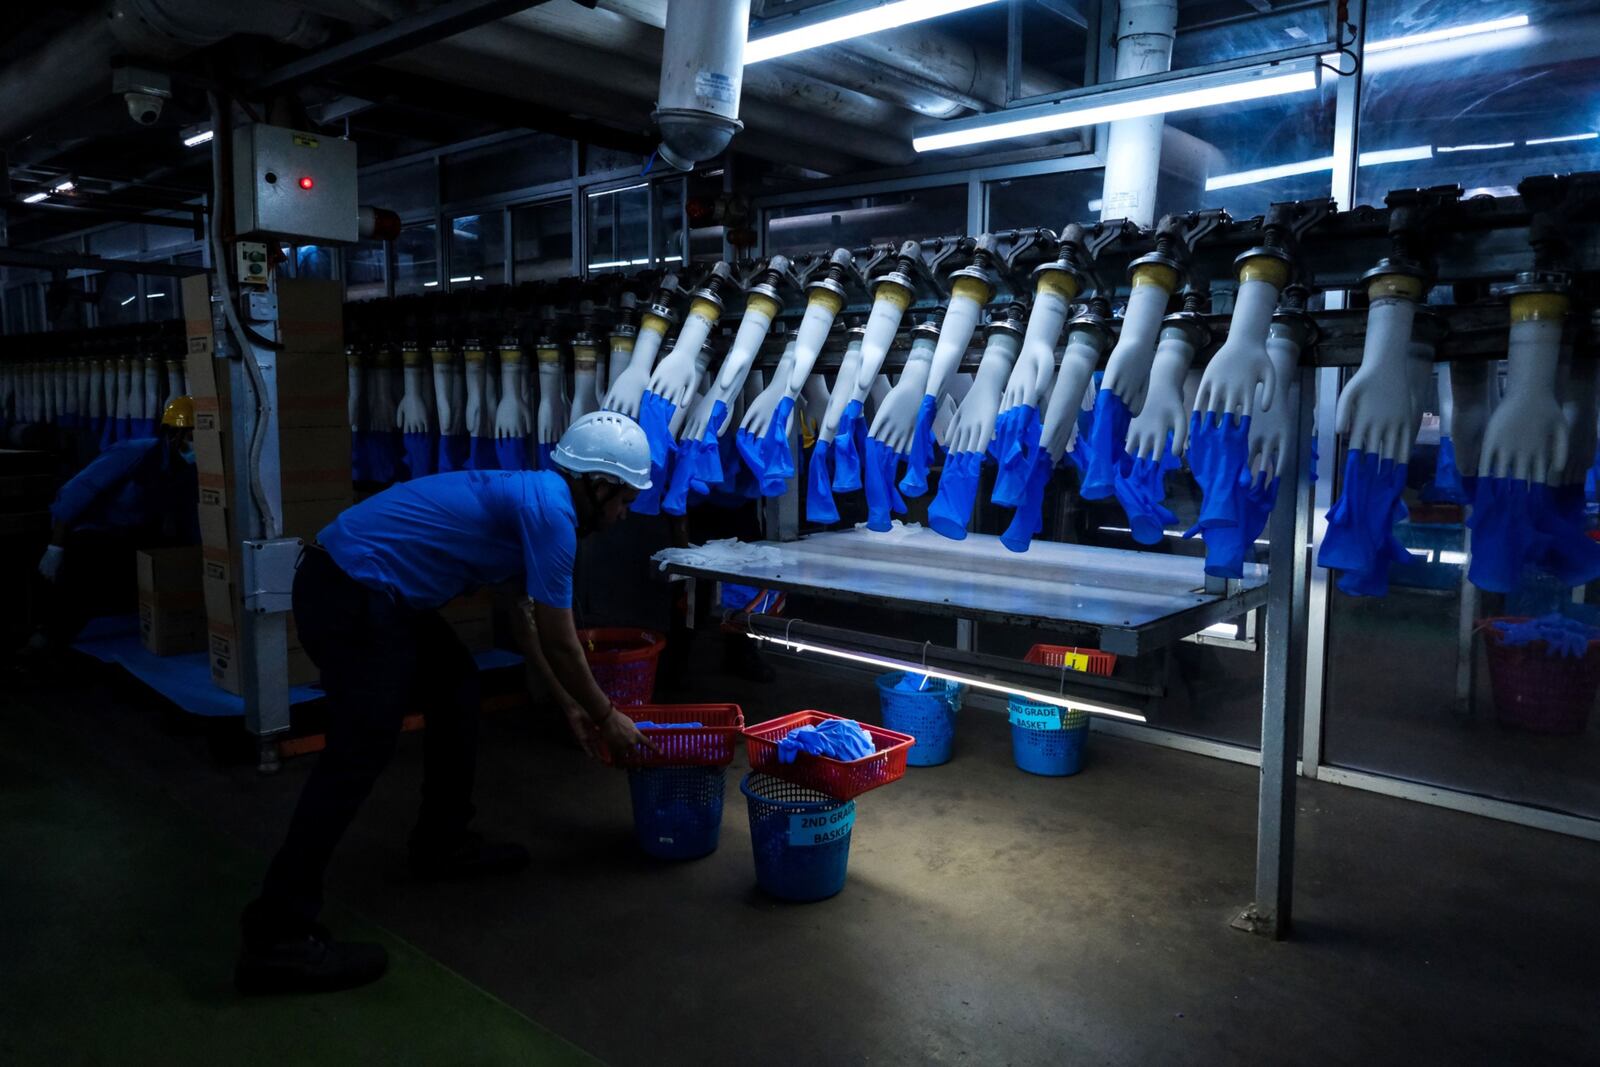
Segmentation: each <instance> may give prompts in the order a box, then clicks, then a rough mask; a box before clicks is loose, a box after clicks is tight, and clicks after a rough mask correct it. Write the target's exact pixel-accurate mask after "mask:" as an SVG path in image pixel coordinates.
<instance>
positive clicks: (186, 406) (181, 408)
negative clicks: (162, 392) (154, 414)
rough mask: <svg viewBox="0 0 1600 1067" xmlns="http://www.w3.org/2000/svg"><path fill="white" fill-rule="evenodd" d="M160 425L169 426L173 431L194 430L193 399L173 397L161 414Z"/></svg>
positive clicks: (189, 397) (190, 397)
mask: <svg viewBox="0 0 1600 1067" xmlns="http://www.w3.org/2000/svg"><path fill="white" fill-rule="evenodd" d="M161 425H163V426H171V427H172V428H173V429H174V430H192V429H194V397H192V396H180V397H175V398H174V399H173V401H172V403H170V404H168V405H167V409H166V410H165V411H163V412H162V413H161Z"/></svg>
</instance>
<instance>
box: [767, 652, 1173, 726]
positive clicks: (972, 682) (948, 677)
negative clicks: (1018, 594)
mask: <svg viewBox="0 0 1600 1067" xmlns="http://www.w3.org/2000/svg"><path fill="white" fill-rule="evenodd" d="M745 636H746V637H748V638H750V639H751V640H753V641H766V642H769V643H771V644H774V645H778V646H779V647H781V648H786V649H789V650H790V651H791V652H796V653H800V654H804V653H807V652H814V653H816V654H817V655H821V656H832V657H833V658H834V659H843V660H849V661H850V662H852V663H862V664H865V665H867V666H869V667H881V668H883V669H885V670H894V671H910V672H912V673H914V674H921V675H924V676H926V677H929V678H942V679H944V680H945V681H947V682H960V683H961V684H963V685H969V686H971V687H973V688H974V689H983V690H987V691H988V692H991V693H1002V694H1006V695H1012V694H1015V695H1016V696H1019V697H1023V698H1025V699H1027V700H1032V701H1036V702H1037V703H1040V704H1049V705H1050V706H1051V707H1056V708H1075V709H1077V710H1080V711H1086V712H1088V713H1090V714H1091V715H1106V716H1109V717H1111V718H1114V719H1126V720H1128V721H1130V722H1145V721H1147V720H1146V719H1145V717H1144V716H1143V715H1140V714H1139V713H1138V712H1136V711H1127V710H1125V709H1123V708H1113V707H1110V706H1109V705H1105V704H1095V703H1093V702H1090V701H1085V700H1082V699H1079V698H1078V697H1068V696H1065V695H1064V694H1061V693H1045V692H1041V691H1040V690H1037V689H1020V688H1018V687H1016V686H1014V685H1004V684H1002V683H1000V682H993V681H990V680H989V679H987V678H975V677H973V676H972V675H970V674H958V673H956V672H954V671H946V670H940V669H938V668H936V667H929V666H926V665H924V664H919V663H912V662H910V661H908V660H900V659H894V658H892V657H890V656H875V655H872V654H870V653H866V652H854V651H850V650H848V649H843V648H833V647H831V646H828V645H817V644H812V643H811V642H809V641H796V640H793V639H792V638H785V637H776V636H769V635H767V634H758V633H755V632H753V631H747V632H746V633H745Z"/></svg>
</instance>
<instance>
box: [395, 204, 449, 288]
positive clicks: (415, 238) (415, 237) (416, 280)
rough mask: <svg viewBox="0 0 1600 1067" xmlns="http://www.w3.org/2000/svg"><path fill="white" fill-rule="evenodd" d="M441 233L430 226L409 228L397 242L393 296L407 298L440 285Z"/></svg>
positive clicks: (435, 227) (426, 224)
mask: <svg viewBox="0 0 1600 1067" xmlns="http://www.w3.org/2000/svg"><path fill="white" fill-rule="evenodd" d="M438 235H439V229H438V227H437V226H435V225H434V224H433V223H431V222H428V223H424V224H422V225H420V226H407V227H405V228H404V229H403V230H401V231H400V236H399V237H397V238H396V239H395V242H394V260H395V265H394V292H395V295H396V296H407V295H410V294H413V293H421V292H424V291H426V290H428V289H432V288H434V287H435V286H437V285H438V284H439V252H438V243H437V238H438Z"/></svg>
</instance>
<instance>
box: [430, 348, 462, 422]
mask: <svg viewBox="0 0 1600 1067" xmlns="http://www.w3.org/2000/svg"><path fill="white" fill-rule="evenodd" d="M428 360H429V362H430V363H431V364H432V370H433V410H434V413H435V414H436V415H438V417H439V432H440V433H441V434H443V435H445V436H447V437H448V436H449V435H450V434H454V433H460V432H461V430H460V426H459V423H460V421H461V408H460V407H458V406H457V404H456V394H455V379H456V359H455V353H453V352H451V351H450V346H449V345H448V344H447V343H445V342H442V341H441V342H438V343H436V344H434V346H433V348H432V349H431V350H430V351H429V352H428Z"/></svg>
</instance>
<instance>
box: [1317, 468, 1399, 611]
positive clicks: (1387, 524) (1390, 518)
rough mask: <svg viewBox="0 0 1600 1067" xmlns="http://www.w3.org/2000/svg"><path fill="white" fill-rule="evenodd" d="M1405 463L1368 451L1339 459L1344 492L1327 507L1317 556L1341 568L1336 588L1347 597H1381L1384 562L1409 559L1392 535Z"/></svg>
mask: <svg viewBox="0 0 1600 1067" xmlns="http://www.w3.org/2000/svg"><path fill="white" fill-rule="evenodd" d="M1405 487H1406V465H1405V464H1404V463H1395V462H1393V461H1392V460H1386V459H1382V458H1381V457H1379V456H1378V455H1377V453H1374V452H1354V451H1352V452H1351V453H1349V455H1347V456H1346V457H1345V463H1344V492H1343V494H1342V495H1341V496H1340V497H1339V499H1338V501H1337V502H1335V503H1334V505H1333V507H1332V508H1330V509H1329V511H1328V533H1327V536H1326V537H1324V538H1323V540H1322V550H1321V551H1320V552H1319V553H1318V555H1317V563H1318V564H1320V565H1321V566H1324V567H1328V568H1332V569H1335V570H1339V571H1342V572H1344V573H1342V574H1341V575H1340V576H1339V583H1338V584H1339V589H1340V590H1341V591H1343V592H1345V593H1347V594H1349V595H1350V596H1383V595H1384V594H1386V593H1388V591H1389V565H1390V564H1391V563H1415V562H1417V560H1416V557H1414V556H1412V555H1411V553H1409V552H1407V551H1406V550H1405V548H1404V547H1403V546H1402V545H1401V544H1400V542H1399V541H1398V540H1396V539H1395V536H1394V525H1395V523H1397V522H1400V521H1402V520H1404V519H1405V517H1406V514H1407V512H1406V505H1405V502H1404V501H1403V500H1401V494H1402V493H1404V491H1405Z"/></svg>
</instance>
